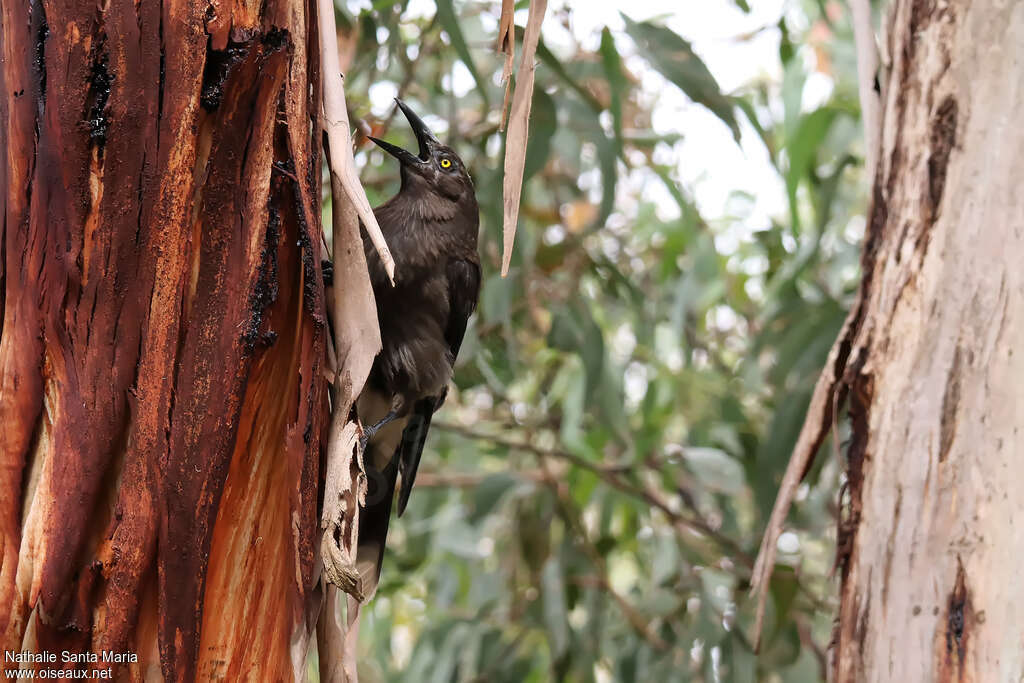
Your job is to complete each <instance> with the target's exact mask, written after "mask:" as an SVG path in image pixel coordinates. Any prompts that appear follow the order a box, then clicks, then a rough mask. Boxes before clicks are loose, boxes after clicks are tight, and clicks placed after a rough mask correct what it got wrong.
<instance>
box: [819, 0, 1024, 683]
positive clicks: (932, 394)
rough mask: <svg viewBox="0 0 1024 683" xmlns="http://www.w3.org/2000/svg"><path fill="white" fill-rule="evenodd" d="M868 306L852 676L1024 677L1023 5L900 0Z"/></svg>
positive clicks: (860, 346)
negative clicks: (1023, 565)
mask: <svg viewBox="0 0 1024 683" xmlns="http://www.w3.org/2000/svg"><path fill="white" fill-rule="evenodd" d="M892 9H893V15H892V17H893V19H892V24H891V30H890V31H889V32H888V35H889V45H888V50H887V52H888V54H889V55H891V60H892V62H891V70H890V72H889V73H890V75H889V78H888V79H887V84H886V85H887V87H886V88H885V97H884V101H883V129H882V149H881V155H880V161H879V166H878V173H877V180H876V184H875V188H874V198H873V206H872V209H871V215H870V220H869V221H868V235H867V240H866V246H865V250H866V251H865V259H864V269H865V272H864V283H863V285H862V290H861V298H860V302H859V308H858V309H857V310H856V311H855V313H854V315H853V316H852V318H851V321H850V325H849V328H848V336H847V337H846V340H845V342H843V343H842V345H841V346H840V360H839V365H837V367H844V372H843V373H842V374H843V375H844V380H843V385H844V386H845V387H847V388H848V389H849V409H850V415H851V418H852V423H853V441H852V445H851V447H850V451H849V454H848V455H849V462H848V467H849V471H848V472H849V478H848V490H847V493H846V499H845V516H844V519H843V522H842V524H841V527H840V538H839V552H840V561H841V567H842V590H841V608H840V621H839V627H838V629H839V632H838V640H837V650H836V674H837V676H836V678H837V679H838V680H839V681H947V680H970V681H1011V680H1013V681H1016V680H1019V679H1020V678H1021V676H1022V675H1024V639H1022V638H1024V636H1022V634H1024V630H1022V623H1024V622H1022V615H1024V581H1022V580H1021V568H1020V567H1021V558H1022V557H1024V535H1022V529H1024V496H1022V495H1021V493H1020V490H1019V489H1020V485H1021V482H1022V481H1024V457H1022V456H1024V351H1022V349H1024V267H1022V263H1024V195H1022V192H1021V189H1020V186H1021V184H1022V183H1024V129H1022V126H1021V112H1022V111H1024V86H1022V84H1024V40H1022V37H1024V4H1022V3H1019V2H1012V1H1001V2H1000V1H992V2H978V1H977V0H973V1H972V0H942V1H939V0H894V7H893V8H892Z"/></svg>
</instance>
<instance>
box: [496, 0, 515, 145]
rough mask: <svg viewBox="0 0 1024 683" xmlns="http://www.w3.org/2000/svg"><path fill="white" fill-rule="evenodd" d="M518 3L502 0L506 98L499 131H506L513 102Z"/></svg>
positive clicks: (500, 33)
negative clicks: (509, 109) (510, 104)
mask: <svg viewBox="0 0 1024 683" xmlns="http://www.w3.org/2000/svg"><path fill="white" fill-rule="evenodd" d="M515 17H516V3H515V0H501V21H500V24H499V26H498V46H497V47H498V52H501V53H502V54H504V55H505V65H504V66H503V67H502V68H501V84H502V85H504V86H505V97H504V98H503V99H502V101H501V123H500V124H498V130H500V131H504V130H505V124H506V123H508V103H509V102H510V101H511V100H512V71H513V69H514V68H515V61H516V20H515Z"/></svg>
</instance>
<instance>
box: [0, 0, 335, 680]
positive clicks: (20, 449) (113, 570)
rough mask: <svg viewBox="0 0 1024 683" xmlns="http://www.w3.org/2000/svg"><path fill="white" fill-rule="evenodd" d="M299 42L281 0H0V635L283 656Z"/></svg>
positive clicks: (316, 275) (316, 427) (299, 238)
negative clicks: (82, 0)
mask: <svg viewBox="0 0 1024 683" xmlns="http://www.w3.org/2000/svg"><path fill="white" fill-rule="evenodd" d="M317 45H318V41H317V30H316V15H315V3H304V2H302V1H301V0H294V1H287V0H258V1H257V0H239V1H238V2H227V1H226V0H211V1H210V2H208V3H207V2H203V3H196V2H187V1H183V0H165V1H164V2H154V1H151V0H134V1H133V0H103V2H99V3H96V2H78V1H70V0H0V59H2V62H0V66H2V69H0V126H2V127H0V130H2V148H3V150H4V151H3V156H2V158H0V215H2V232H0V235H2V241H0V245H2V246H0V292H2V297H0V314H2V315H0V320H2V323H0V325H2V327H0V649H6V650H13V651H42V650H49V651H55V652H58V653H59V652H60V651H62V650H69V651H72V652H90V651H91V652H96V653H99V652H102V651H105V650H106V651H131V652H135V653H137V655H138V657H139V662H138V663H136V664H132V665H130V666H127V667H119V668H118V669H117V674H118V675H119V676H121V677H129V676H130V677H132V678H136V679H141V678H146V679H149V678H152V677H154V676H155V677H159V675H160V674H161V673H162V675H163V676H164V677H165V678H166V679H168V680H193V679H196V678H201V679H204V680H205V679H209V678H226V679H228V680H241V679H243V678H255V679H260V680H283V679H293V678H302V677H303V675H304V672H305V666H306V647H307V645H308V643H309V639H310V636H311V635H312V632H313V627H314V624H313V623H312V622H311V617H310V616H309V615H310V614H313V615H315V613H316V608H315V607H314V606H312V604H313V602H314V599H313V589H312V587H313V584H314V566H315V565H314V549H315V548H316V547H317V546H318V538H317V537H316V533H317V532H316V530H317V526H318V525H317V505H318V503H317V498H318V492H319V479H320V473H319V461H320V457H321V438H322V436H323V433H324V427H325V425H326V421H327V405H326V394H325V387H326V385H325V382H324V381H323V380H322V369H321V367H320V364H321V359H322V358H323V349H324V343H325V338H326V337H325V335H326V325H325V318H324V302H323V286H322V279H321V274H320V259H321V255H322V254H321V244H322V239H321V227H320V208H319V207H320V192H321V186H320V185H321V180H320V178H321V159H320V156H319V149H320V140H319V135H320V133H319V131H320V125H319V119H318V117H319V113H320V106H319V101H320V77H319V66H318V64H319V61H318V58H317ZM5 666H11V665H10V664H5V663H4V662H3V661H0V671H2V670H3V669H4V667H5ZM93 666H99V667H101V668H105V667H106V666H108V665H106V664H96V665H93ZM48 668H52V666H51V667H48Z"/></svg>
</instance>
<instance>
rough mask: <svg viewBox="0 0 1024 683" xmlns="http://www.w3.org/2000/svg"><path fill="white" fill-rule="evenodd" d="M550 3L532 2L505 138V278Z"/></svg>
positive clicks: (517, 211)
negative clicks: (539, 49) (543, 26)
mask: <svg viewBox="0 0 1024 683" xmlns="http://www.w3.org/2000/svg"><path fill="white" fill-rule="evenodd" d="M547 6H548V3H547V0H530V17H529V19H527V21H526V31H525V32H524V34H523V56H522V61H520V62H519V71H518V73H517V74H516V88H515V94H514V95H513V96H512V114H511V116H510V117H509V125H508V133H507V134H506V135H505V187H504V227H503V232H504V250H503V255H502V259H501V275H502V277H504V276H506V275H508V267H509V264H510V263H511V262H512V245H513V244H514V243H515V238H516V226H517V225H518V223H519V200H520V198H521V197H522V195H523V172H524V170H525V169H526V142H527V140H528V139H529V135H528V133H529V125H530V106H531V105H532V103H533V76H534V69H535V68H536V66H537V65H536V64H535V63H534V56H535V55H536V53H537V43H538V42H539V41H540V26H541V23H542V22H543V21H544V12H545V10H546V9H547Z"/></svg>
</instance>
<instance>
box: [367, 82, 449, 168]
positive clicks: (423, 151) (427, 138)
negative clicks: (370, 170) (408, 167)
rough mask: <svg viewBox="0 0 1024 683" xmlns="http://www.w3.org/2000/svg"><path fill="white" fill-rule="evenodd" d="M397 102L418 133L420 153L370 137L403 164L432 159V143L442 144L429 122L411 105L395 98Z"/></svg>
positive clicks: (414, 131) (414, 130)
mask: <svg viewBox="0 0 1024 683" xmlns="http://www.w3.org/2000/svg"><path fill="white" fill-rule="evenodd" d="M395 102H397V103H398V108H399V109H401V110H402V113H403V114H405V118H406V119H408V120H409V126H411V127H412V132H413V133H415V134H416V141H417V142H418V143H419V147H420V154H419V156H418V157H417V156H415V155H414V154H413V153H412V152H409V151H406V150H404V149H402V148H401V147H399V146H397V145H392V144H391V143H390V142H384V141H383V140H380V139H378V138H375V137H370V139H371V140H373V142H374V143H375V144H376V145H377V146H378V147H380V148H381V149H383V150H384V151H385V152H387V153H388V154H390V155H391V156H393V157H395V158H396V159H398V160H399V161H400V162H402V164H418V163H421V162H424V161H427V160H429V159H430V147H431V146H432V145H439V144H441V143H440V141H439V140H438V139H437V138H436V137H435V136H434V134H433V133H431V132H430V129H429V128H427V124H425V123H423V119H421V118H420V117H419V116H417V115H416V112H414V111H413V110H412V109H411V108H410V107H409V105H407V104H406V103H405V102H403V101H402V100H400V99H398V98H397V97H396V98H395Z"/></svg>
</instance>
